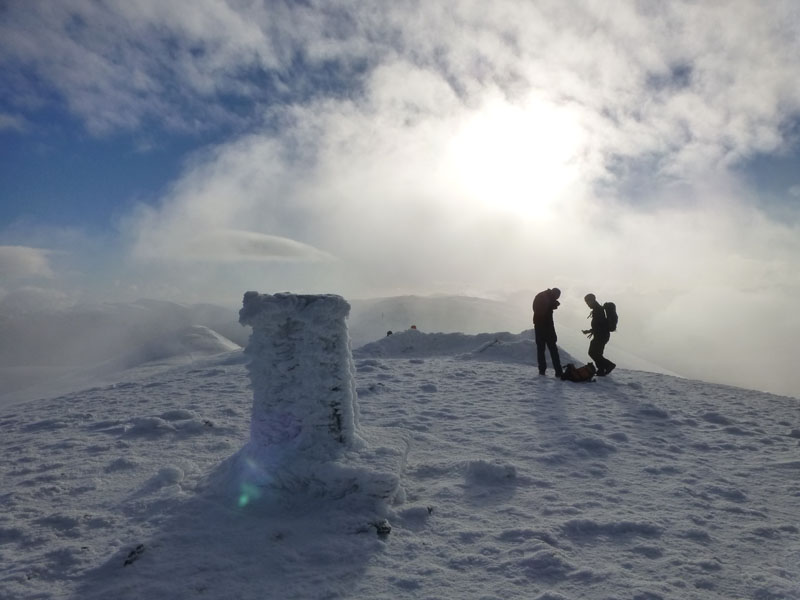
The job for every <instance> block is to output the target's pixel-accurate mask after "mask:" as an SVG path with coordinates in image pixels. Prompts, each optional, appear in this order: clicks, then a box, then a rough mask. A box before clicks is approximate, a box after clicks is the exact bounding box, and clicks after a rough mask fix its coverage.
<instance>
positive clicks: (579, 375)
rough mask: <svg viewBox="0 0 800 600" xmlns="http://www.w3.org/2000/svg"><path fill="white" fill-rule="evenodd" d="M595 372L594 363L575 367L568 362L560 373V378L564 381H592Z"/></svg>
mask: <svg viewBox="0 0 800 600" xmlns="http://www.w3.org/2000/svg"><path fill="white" fill-rule="evenodd" d="M595 373H597V369H595V368H594V363H589V364H586V365H584V366H582V367H576V366H575V365H573V364H572V363H569V364H568V365H567V366H566V367H564V372H563V374H562V375H561V379H563V380H564V381H575V382H581V381H594V374H595Z"/></svg>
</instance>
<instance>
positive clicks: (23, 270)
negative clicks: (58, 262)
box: [0, 246, 53, 280]
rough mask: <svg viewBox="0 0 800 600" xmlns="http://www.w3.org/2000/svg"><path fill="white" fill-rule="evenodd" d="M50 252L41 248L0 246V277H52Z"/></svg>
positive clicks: (4, 278) (7, 278)
mask: <svg viewBox="0 0 800 600" xmlns="http://www.w3.org/2000/svg"><path fill="white" fill-rule="evenodd" d="M50 254H51V252H50V251H48V250H45V249H42V248H28V247H26V246H0V279H2V280H11V279H23V278H34V277H45V278H49V277H52V276H53V271H52V270H51V268H50V259H49V256H50Z"/></svg>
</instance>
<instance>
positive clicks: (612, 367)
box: [603, 363, 617, 375]
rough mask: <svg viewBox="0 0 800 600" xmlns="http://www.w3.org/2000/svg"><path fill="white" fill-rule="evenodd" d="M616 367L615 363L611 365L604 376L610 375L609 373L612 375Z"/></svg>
mask: <svg viewBox="0 0 800 600" xmlns="http://www.w3.org/2000/svg"><path fill="white" fill-rule="evenodd" d="M616 366H617V365H615V364H614V363H609V366H608V368H606V372H605V373H603V375H608V374H609V373H611V371H613V370H614V367H616Z"/></svg>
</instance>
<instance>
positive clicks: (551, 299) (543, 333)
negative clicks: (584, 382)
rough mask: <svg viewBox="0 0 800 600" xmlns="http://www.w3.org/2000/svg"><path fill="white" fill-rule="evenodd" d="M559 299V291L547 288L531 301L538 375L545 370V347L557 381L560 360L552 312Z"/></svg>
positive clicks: (559, 371)
mask: <svg viewBox="0 0 800 600" xmlns="http://www.w3.org/2000/svg"><path fill="white" fill-rule="evenodd" d="M560 297H561V290H559V289H558V288H548V289H546V290H545V291H543V292H539V293H538V294H536V296H535V297H534V299H533V331H534V336H535V338H536V359H537V361H538V365H539V375H544V374H545V371H546V370H547V360H546V359H545V356H544V349H545V347H547V349H548V350H550V358H551V359H552V360H553V369H555V372H556V377H558V378H559V379H560V378H561V375H562V374H563V373H562V371H561V359H560V358H559V356H558V346H556V342H557V341H558V336H556V325H555V323H554V322H553V311H554V310H555V309H557V308H558V305H559V304H560V303H559V301H558V299H559V298H560Z"/></svg>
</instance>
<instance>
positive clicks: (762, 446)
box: [0, 331, 800, 600]
mask: <svg viewBox="0 0 800 600" xmlns="http://www.w3.org/2000/svg"><path fill="white" fill-rule="evenodd" d="M396 335H397V337H395V336H391V337H390V338H384V339H381V340H378V342H377V343H376V344H373V345H370V346H367V347H364V348H360V349H357V350H356V351H355V352H354V366H355V368H356V373H355V386H356V391H357V396H358V409H359V424H360V427H361V428H364V429H367V427H368V426H371V427H375V428H386V429H387V430H391V429H392V428H394V429H395V430H401V431H403V432H405V434H406V436H407V437H408V438H409V439H410V449H409V451H408V454H407V457H406V458H405V460H406V463H405V464H406V466H405V469H404V471H403V472H402V474H401V481H400V485H401V487H402V490H403V493H402V494H400V495H398V496H397V497H396V499H395V502H394V503H393V504H392V505H391V506H388V507H387V510H386V512H385V513H384V514H382V515H381V514H377V515H376V514H375V513H371V512H369V511H368V510H364V509H365V506H363V505H361V504H358V503H357V501H356V500H355V496H353V495H347V496H344V497H342V498H330V497H314V496H311V495H306V494H298V495H297V496H294V497H293V496H291V495H289V496H287V495H271V494H267V495H264V496H261V497H260V498H257V499H255V500H254V501H252V502H250V503H248V504H247V505H245V506H240V505H239V504H238V503H237V502H236V496H231V495H230V494H228V493H224V492H223V490H221V488H220V487H219V486H220V482H221V481H224V480H225V476H226V475H228V474H230V466H231V457H232V456H235V455H236V454H237V453H238V452H239V451H240V450H241V449H242V448H243V447H244V446H245V445H246V444H247V443H248V441H249V436H250V430H249V427H250V418H251V411H252V405H253V391H252V390H251V389H250V387H249V380H248V375H247V372H246V369H245V357H244V355H243V353H242V352H241V351H234V352H230V353H226V354H220V355H218V356H216V357H210V358H206V359H203V360H197V361H195V362H194V363H193V364H186V365H181V366H178V367H175V368H172V369H171V370H168V371H162V372H153V371H135V370H134V371H128V372H127V373H126V375H125V379H124V380H121V381H119V382H118V383H117V384H115V385H111V386H102V387H96V388H93V389H88V390H84V391H81V392H75V393H71V394H67V395H62V396H60V397H57V398H52V399H43V400H34V401H30V402H27V403H25V404H20V405H17V406H13V407H6V408H2V409H0V452H2V456H3V461H2V463H0V502H1V503H2V506H3V510H2V512H0V564H2V565H3V568H2V570H0V598H3V599H4V600H5V599H12V598H13V599H23V600H27V599H33V598H56V599H67V598H68V599H78V598H81V599H82V598H90V599H101V598H102V599H107V598H119V599H134V598H136V599H153V600H154V599H156V598H171V599H180V598H186V599H188V598H193V599H194V598H214V599H217V598H219V599H222V598H241V599H254V600H255V599H259V600H260V599H264V598H296V599H301V598H302V599H322V598H359V599H387V600H388V599H392V600H396V599H402V598H409V599H411V598H414V599H417V598H426V599H428V598H429V599H433V598H437V599H459V600H460V599H482V600H488V599H497V600H499V599H504V600H505V599H509V598H521V599H533V600H573V599H575V600H577V599H597V600H610V599H619V600H657V599H663V600H667V599H695V600H701V599H702V600H730V599H734V598H735V599H740V598H741V599H752V600H779V599H784V600H796V599H797V598H800V567H798V565H800V528H799V526H798V523H797V515H798V514H800V446H798V443H799V442H800V406H798V402H797V400H795V399H791V398H784V397H779V396H773V395H769V394H764V393H759V392H752V391H747V390H742V389H737V388H732V387H726V386H719V385H712V384H705V383H700V382H696V381H690V380H686V379H679V378H675V377H671V376H669V375H663V374H653V373H646V372H640V371H630V370H626V369H623V368H622V367H619V368H617V370H615V371H614V373H613V374H612V375H611V376H609V377H606V378H598V381H597V382H595V383H587V384H572V383H568V382H562V381H559V380H556V379H553V378H552V377H540V376H538V375H537V373H536V369H535V367H534V366H533V357H532V355H528V360H527V361H526V360H525V353H526V352H531V353H532V345H531V343H530V341H529V340H526V339H524V338H522V339H518V338H515V337H514V336H511V337H508V338H505V337H503V338H502V339H500V336H497V335H496V334H491V335H488V336H481V337H472V336H454V337H451V336H447V335H443V334H441V335H440V334H426V333H424V332H419V331H417V332H413V333H408V334H407V335H406V334H396ZM493 336H494V337H493ZM495 337H497V338H498V339H499V341H498V342H497V343H493V342H494V338H495ZM404 338H405V339H404ZM473 343H474V345H473ZM613 343H614V339H613V337H612V342H611V345H610V346H609V351H610V352H611V350H612V349H613ZM406 348H411V350H407V351H406ZM576 362H582V361H580V360H579V361H576ZM376 447H378V445H376ZM390 450H391V447H390ZM375 516H377V517H381V518H386V519H388V522H389V524H390V525H391V533H389V534H388V535H383V536H379V535H378V533H377V527H378V525H379V523H376V522H375V521H374V520H373V518H374V517H375Z"/></svg>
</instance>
